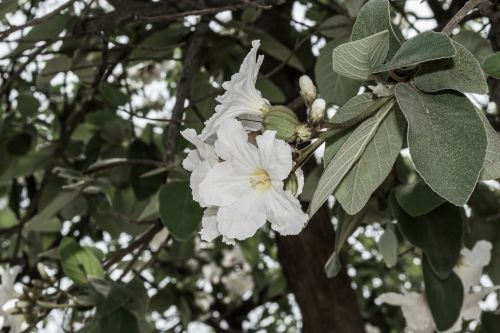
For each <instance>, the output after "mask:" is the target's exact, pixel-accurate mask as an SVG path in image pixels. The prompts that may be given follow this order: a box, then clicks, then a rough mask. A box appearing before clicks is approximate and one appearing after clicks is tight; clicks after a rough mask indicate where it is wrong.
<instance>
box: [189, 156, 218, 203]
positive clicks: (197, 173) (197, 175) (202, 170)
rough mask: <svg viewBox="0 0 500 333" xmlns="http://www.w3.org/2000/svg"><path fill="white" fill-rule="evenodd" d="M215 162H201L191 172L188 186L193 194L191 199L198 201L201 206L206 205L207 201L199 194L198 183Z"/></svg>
mask: <svg viewBox="0 0 500 333" xmlns="http://www.w3.org/2000/svg"><path fill="white" fill-rule="evenodd" d="M214 165H215V163H213V162H210V161H208V160H207V161H203V162H201V163H200V164H199V165H198V166H197V167H196V168H195V169H194V170H193V172H192V173H191V177H190V179H189V180H190V181H189V186H190V187H191V192H192V194H193V200H194V201H196V202H198V203H199V204H200V206H201V207H207V206H208V205H207V203H206V202H205V200H203V198H202V197H201V195H200V184H201V182H202V181H203V180H205V178H206V177H207V175H208V172H209V171H210V170H211V169H212V167H213V166H214Z"/></svg>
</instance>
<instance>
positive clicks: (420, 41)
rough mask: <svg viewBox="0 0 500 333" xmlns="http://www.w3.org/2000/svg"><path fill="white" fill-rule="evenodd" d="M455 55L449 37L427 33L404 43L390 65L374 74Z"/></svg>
mask: <svg viewBox="0 0 500 333" xmlns="http://www.w3.org/2000/svg"><path fill="white" fill-rule="evenodd" d="M455 54H456V50H455V48H454V46H453V43H452V41H451V39H450V38H448V36H446V35H445V34H443V33H440V32H434V31H427V32H424V33H422V34H420V35H417V36H415V37H413V38H412V39H410V40H407V41H406V42H404V43H403V45H401V48H400V49H399V50H398V52H396V54H395V55H394V57H392V59H391V60H390V61H389V62H388V63H386V64H383V65H380V66H377V67H376V68H375V69H374V70H373V71H372V73H380V72H385V71H389V70H392V69H396V68H403V67H409V66H413V65H416V64H420V63H423V62H427V61H431V60H437V59H445V58H451V57H453V56H455Z"/></svg>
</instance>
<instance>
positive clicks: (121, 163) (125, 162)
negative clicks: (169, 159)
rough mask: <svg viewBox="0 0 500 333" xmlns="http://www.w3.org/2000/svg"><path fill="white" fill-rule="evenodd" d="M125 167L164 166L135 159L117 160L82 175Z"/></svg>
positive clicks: (88, 170)
mask: <svg viewBox="0 0 500 333" xmlns="http://www.w3.org/2000/svg"><path fill="white" fill-rule="evenodd" d="M125 165H146V166H152V167H157V168H159V167H162V166H164V165H163V163H162V162H160V161H155V160H147V159H136V160H118V161H115V162H111V163H107V164H103V165H98V166H96V167H93V168H89V169H87V170H86V171H85V172H84V173H86V174H89V173H96V172H99V171H102V170H106V169H110V168H114V167H117V166H125Z"/></svg>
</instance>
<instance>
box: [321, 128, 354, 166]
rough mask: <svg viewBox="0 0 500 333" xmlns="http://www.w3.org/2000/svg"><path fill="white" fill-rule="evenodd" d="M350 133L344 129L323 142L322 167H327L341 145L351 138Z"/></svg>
mask: <svg viewBox="0 0 500 333" xmlns="http://www.w3.org/2000/svg"><path fill="white" fill-rule="evenodd" d="M351 134H352V131H349V129H345V130H343V131H341V132H339V133H337V134H335V135H333V136H331V137H329V138H328V139H327V140H326V142H325V152H324V154H323V167H325V168H326V167H327V166H328V164H329V163H330V161H331V160H332V158H333V157H334V156H335V155H336V154H337V152H338V151H339V149H340V148H341V147H342V145H343V144H344V143H345V142H346V140H347V139H348V138H349V137H350V136H351Z"/></svg>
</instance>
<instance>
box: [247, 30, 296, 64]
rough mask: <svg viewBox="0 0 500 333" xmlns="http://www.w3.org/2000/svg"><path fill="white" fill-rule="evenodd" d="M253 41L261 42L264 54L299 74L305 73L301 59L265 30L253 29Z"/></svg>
mask: <svg viewBox="0 0 500 333" xmlns="http://www.w3.org/2000/svg"><path fill="white" fill-rule="evenodd" d="M251 37H252V39H259V40H260V48H261V50H262V52H264V53H266V54H268V55H270V56H271V57H273V58H275V59H277V60H280V61H282V62H286V63H287V64H288V65H289V66H290V67H293V68H295V69H296V70H298V71H299V72H302V73H304V72H305V71H306V69H305V68H304V65H302V62H301V61H300V59H299V58H298V57H297V56H296V55H295V54H294V52H292V50H290V49H289V48H288V47H287V46H286V45H284V44H283V43H281V42H280V41H278V40H277V39H276V38H274V37H273V36H271V35H270V34H268V33H267V32H265V31H263V30H258V29H252V31H251Z"/></svg>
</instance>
